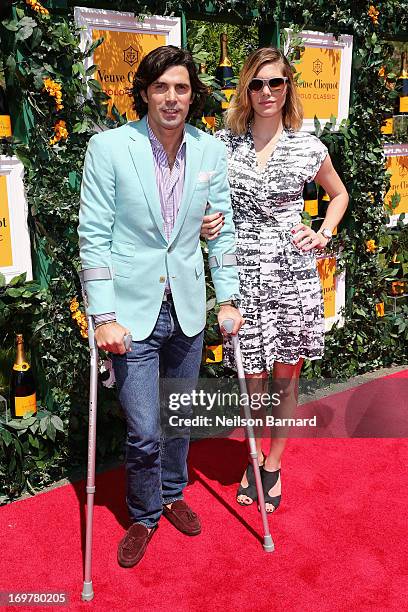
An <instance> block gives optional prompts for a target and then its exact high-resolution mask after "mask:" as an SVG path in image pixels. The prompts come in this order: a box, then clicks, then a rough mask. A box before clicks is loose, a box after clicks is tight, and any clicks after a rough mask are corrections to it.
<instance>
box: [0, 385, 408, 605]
mask: <svg viewBox="0 0 408 612" xmlns="http://www.w3.org/2000/svg"><path fill="white" fill-rule="evenodd" d="M340 395H342V394H340ZM404 401H406V398H404ZM407 451H408V441H407V440H406V439H390V438H388V439H316V440H311V439H303V440H299V439H296V440H294V439H292V440H289V441H288V447H287V452H286V453H285V457H284V464H283V476H282V478H283V501H282V504H281V507H280V508H279V510H278V512H277V513H276V515H275V516H273V517H271V518H270V526H271V532H272V536H273V539H274V541H275V546H276V550H275V552H273V553H265V552H264V551H263V549H262V546H261V544H260V540H259V539H258V534H259V533H260V516H259V513H258V512H257V511H256V509H255V507H254V506H253V507H250V508H241V507H240V506H239V505H237V504H236V503H235V491H236V486H237V482H238V480H239V478H240V476H241V473H242V470H243V467H244V464H245V456H246V451H245V444H244V443H243V442H242V441H237V440H231V439H229V440H223V439H219V440H205V441H200V442H195V443H193V444H192V447H191V452H190V480H191V483H190V484H189V486H188V488H187V489H186V499H187V500H188V501H189V502H190V503H191V505H192V507H193V508H194V509H196V510H198V511H199V513H200V517H201V519H202V524H203V533H202V535H200V536H198V537H196V538H188V537H186V536H183V535H182V534H180V533H178V532H177V531H176V530H175V529H174V527H173V526H172V525H170V524H169V523H168V522H167V521H166V520H165V519H162V520H161V522H160V526H159V529H158V531H157V533H156V534H155V535H154V537H153V539H152V541H151V543H150V545H149V548H148V550H147V553H146V555H145V557H144V559H143V561H142V562H141V564H140V565H139V566H137V567H136V568H133V569H130V570H126V569H122V568H120V567H119V566H118V565H117V561H116V549H117V542H118V541H119V539H120V538H121V537H122V535H123V533H124V530H125V529H126V527H127V510H126V507H125V502H124V471H123V469H118V470H111V471H109V472H105V473H104V474H102V475H99V476H98V477H97V481H96V486H97V489H96V500H95V501H96V506H95V524H94V556H93V559H94V562H93V583H94V590H95V598H94V600H93V601H92V602H90V603H83V602H81V600H80V593H81V590H82V580H83V578H82V572H83V557H82V555H83V548H84V519H85V514H84V512H85V509H84V500H85V495H84V482H80V483H74V484H73V485H67V486H63V487H60V488H58V489H55V490H53V491H51V492H49V493H44V494H40V495H37V496H35V497H33V498H31V499H27V500H23V501H19V502H15V503H13V504H10V505H8V506H4V507H2V508H0V518H1V521H0V541H1V543H2V555H1V566H0V591H13V592H16V591H24V592H39V591H40V592H41V591H42V592H47V591H48V592H50V591H55V592H67V593H68V596H69V599H70V601H69V606H68V607H65V609H67V608H68V609H70V610H97V611H98V612H99V611H105V610H106V611H108V610H109V611H110V610H113V611H115V610H131V611H133V610H137V611H139V612H156V611H157V612H159V611H160V612H168V611H171V612H172V611H175V612H190V611H191V612H195V611H197V612H198V611H200V612H203V611H204V612H207V611H209V612H210V611H211V612H213V611H218V610H219V611H221V610H222V611H223V612H225V611H229V610H239V611H241V610H250V611H251V612H253V611H254V612H263V611H265V612H270V611H271V610H273V609H275V610H284V611H285V612H286V611H288V610H296V611H311V612H314V611H316V610H319V612H321V611H327V612H329V611H330V612H333V611H343V610H344V611H346V610H347V611H349V610H358V611H364V612H365V611H367V612H368V611H373V610H400V609H401V610H402V609H406V607H407V606H406V601H407V596H408V576H407V575H408V555H407V553H408V546H407V537H406V514H407V511H406V510H407V499H408V493H407V491H408V473H407ZM81 534H82V538H81ZM3 609H5V610H16V609H20V610H34V611H35V610H47V609H48V610H49V609H50V608H49V607H47V608H46V607H42V606H41V607H38V606H35V607H34V606H31V607H29V606H20V607H19V608H15V607H7V608H3ZM52 609H60V610H63V609H64V607H58V608H57V607H53V608H52Z"/></svg>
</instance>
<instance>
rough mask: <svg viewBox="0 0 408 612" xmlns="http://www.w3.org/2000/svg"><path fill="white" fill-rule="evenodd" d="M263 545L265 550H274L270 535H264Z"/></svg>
mask: <svg viewBox="0 0 408 612" xmlns="http://www.w3.org/2000/svg"><path fill="white" fill-rule="evenodd" d="M263 547H264V550H265V551H266V552H273V551H274V550H275V544H274V543H273V540H272V536H271V535H267V536H264V543H263Z"/></svg>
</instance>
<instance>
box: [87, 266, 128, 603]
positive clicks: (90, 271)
mask: <svg viewBox="0 0 408 612" xmlns="http://www.w3.org/2000/svg"><path fill="white" fill-rule="evenodd" d="M111 278H112V275H111V271H110V269H109V268H87V269H85V270H81V271H80V272H79V279H80V281H81V289H82V297H83V300H84V305H85V311H86V317H87V321H88V342H89V350H90V366H91V372H90V377H89V423H88V469H87V479H86V489H85V490H86V540H85V572H84V584H83V588H82V600H83V601H91V600H92V599H93V597H94V590H93V586H92V532H93V508H94V497H95V454H96V453H95V451H96V416H97V407H98V357H99V352H98V345H97V344H96V342H95V328H94V322H93V317H92V315H90V314H88V298H87V293H86V283H87V282H88V281H91V280H92V281H93V280H110V279H111ZM123 341H124V343H125V347H126V350H128V349H129V347H130V343H131V342H132V336H131V335H130V334H127V335H126V336H125V337H124V339H123Z"/></svg>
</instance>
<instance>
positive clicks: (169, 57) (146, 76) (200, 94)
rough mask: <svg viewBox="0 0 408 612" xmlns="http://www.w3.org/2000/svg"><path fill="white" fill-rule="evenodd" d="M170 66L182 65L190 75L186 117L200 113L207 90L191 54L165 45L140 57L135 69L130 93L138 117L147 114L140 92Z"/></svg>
mask: <svg viewBox="0 0 408 612" xmlns="http://www.w3.org/2000/svg"><path fill="white" fill-rule="evenodd" d="M172 66H184V67H185V68H187V70H188V74H189V76H190V84H191V89H192V92H193V101H192V103H191V104H190V110H189V113H188V115H187V119H190V117H194V116H200V115H201V113H202V111H203V108H204V104H205V101H206V99H207V97H208V93H209V92H208V88H207V87H206V85H204V83H202V82H201V81H200V79H199V76H198V73H197V68H196V65H195V63H194V60H193V58H192V55H191V53H190V52H189V51H187V50H186V49H179V48H178V47H175V46H173V45H167V46H163V47H158V48H157V49H153V51H150V53H148V54H147V55H146V56H145V57H144V58H143V59H142V61H141V62H140V64H139V67H138V69H137V71H136V74H135V77H134V80H133V86H132V89H131V95H132V96H133V102H134V104H133V108H134V109H135V111H136V112H137V114H138V116H139V119H141V118H142V117H144V116H145V115H146V114H147V104H146V102H145V101H144V100H143V98H142V96H141V95H140V92H141V91H146V90H147V88H148V87H149V85H151V84H152V83H154V81H157V79H158V78H159V77H160V76H161V75H162V74H163V72H164V71H165V70H167V68H171V67H172Z"/></svg>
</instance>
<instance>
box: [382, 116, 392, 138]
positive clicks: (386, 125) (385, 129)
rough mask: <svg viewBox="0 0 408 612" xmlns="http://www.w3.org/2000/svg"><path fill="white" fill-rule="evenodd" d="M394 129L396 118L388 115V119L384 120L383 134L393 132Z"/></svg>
mask: <svg viewBox="0 0 408 612" xmlns="http://www.w3.org/2000/svg"><path fill="white" fill-rule="evenodd" d="M393 129H394V118H393V117H388V119H385V121H384V122H383V124H382V126H381V132H382V134H392V132H393Z"/></svg>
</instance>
